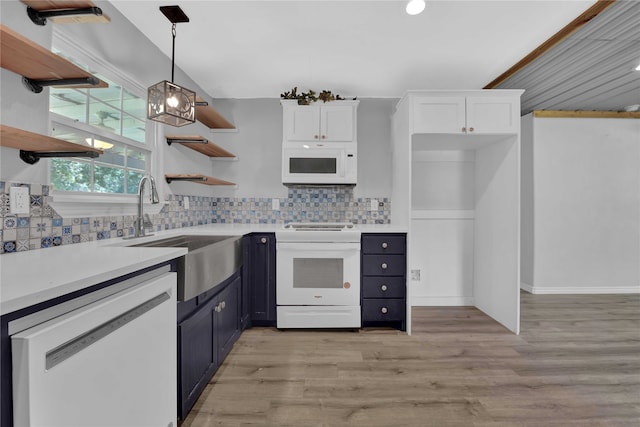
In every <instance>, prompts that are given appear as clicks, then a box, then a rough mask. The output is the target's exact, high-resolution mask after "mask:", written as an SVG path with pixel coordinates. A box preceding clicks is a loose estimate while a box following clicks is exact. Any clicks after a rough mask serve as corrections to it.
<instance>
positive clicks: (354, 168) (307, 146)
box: [282, 142, 358, 184]
mask: <svg viewBox="0 0 640 427" xmlns="http://www.w3.org/2000/svg"><path fill="white" fill-rule="evenodd" d="M357 179H358V150H357V143H353V142H347V143H339V142H327V143H313V142H285V143H284V144H283V146H282V183H283V184H356V183H357Z"/></svg>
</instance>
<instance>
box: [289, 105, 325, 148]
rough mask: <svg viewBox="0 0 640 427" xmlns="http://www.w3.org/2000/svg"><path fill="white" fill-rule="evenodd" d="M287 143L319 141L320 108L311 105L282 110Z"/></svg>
mask: <svg viewBox="0 0 640 427" xmlns="http://www.w3.org/2000/svg"><path fill="white" fill-rule="evenodd" d="M284 114H285V120H284V122H285V134H284V137H285V139H286V140H287V141H319V140H320V108H318V107H317V106H313V105H304V106H292V107H287V108H286V109H285V110H284Z"/></svg>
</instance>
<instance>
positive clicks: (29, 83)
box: [22, 76, 100, 93]
mask: <svg viewBox="0 0 640 427" xmlns="http://www.w3.org/2000/svg"><path fill="white" fill-rule="evenodd" d="M22 84H23V85H25V86H26V88H27V89H29V90H30V91H31V92H33V93H40V92H42V89H43V88H44V87H46V86H75V85H91V86H96V85H98V84H100V79H98V78H97V77H95V76H89V77H79V78H76V79H52V80H34V79H30V78H28V77H24V76H23V77H22Z"/></svg>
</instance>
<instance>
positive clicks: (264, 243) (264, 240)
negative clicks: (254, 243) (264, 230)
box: [260, 237, 267, 245]
mask: <svg viewBox="0 0 640 427" xmlns="http://www.w3.org/2000/svg"><path fill="white" fill-rule="evenodd" d="M260 243H262V244H263V245H266V244H267V238H266V237H262V238H261V239H260Z"/></svg>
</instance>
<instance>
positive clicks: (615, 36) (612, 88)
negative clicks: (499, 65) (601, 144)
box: [486, 0, 640, 114]
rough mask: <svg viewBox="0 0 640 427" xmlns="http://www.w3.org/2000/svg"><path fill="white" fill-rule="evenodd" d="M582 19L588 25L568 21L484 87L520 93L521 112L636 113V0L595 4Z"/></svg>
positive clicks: (639, 58) (639, 82) (639, 60)
mask: <svg viewBox="0 0 640 427" xmlns="http://www.w3.org/2000/svg"><path fill="white" fill-rule="evenodd" d="M594 10H596V11H597V12H598V13H597V16H595V17H594V18H593V19H590V18H591V17H590V16H589V13H593V11H594ZM582 19H583V21H584V20H588V22H587V23H586V24H585V25H581V26H580V25H579V24H582V23H583V22H579V21H580V18H579V19H577V20H576V21H574V22H572V23H571V24H569V25H568V26H567V27H565V30H567V31H565V30H563V31H565V34H563V31H561V32H559V33H558V34H557V35H556V36H557V38H556V39H555V40H554V38H552V39H550V40H549V41H550V42H551V43H549V44H551V45H553V46H552V47H551V48H549V49H548V50H546V51H544V52H543V53H542V54H541V55H539V56H537V57H535V59H532V58H531V57H529V56H528V57H525V58H524V59H523V60H522V61H520V62H519V63H518V64H516V65H514V67H512V69H510V70H507V71H506V72H505V73H504V74H503V75H502V76H500V77H498V78H497V79H496V80H494V81H493V82H491V83H490V84H488V85H487V86H486V88H487V89H490V88H497V89H525V93H524V94H523V96H522V114H527V113H529V112H531V111H533V110H584V111H590V110H600V111H637V110H638V109H640V105H638V104H640V71H636V70H635V68H636V67H637V66H638V65H640V24H639V23H640V1H637V0H618V1H614V2H612V1H610V0H600V1H599V2H598V3H596V4H595V5H594V7H593V8H592V9H590V11H587V12H585V14H583V15H582ZM572 26H573V28H572ZM576 27H579V28H577V29H575V28H576ZM569 30H570V31H569ZM574 30H575V31H574ZM572 31H573V32H572ZM566 33H570V34H569V35H568V36H566V37H565V35H566ZM560 38H561V39H562V40H561V41H559V42H557V43H555V42H556V41H557V40H558V39H560ZM554 43H555V44H554ZM543 47H544V45H543V46H541V48H540V50H544V49H542V48H543ZM537 51H538V49H537V50H536V51H534V52H532V53H531V55H532V56H536V54H537V53H539V52H537ZM634 106H635V107H634ZM634 108H635V109H634Z"/></svg>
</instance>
